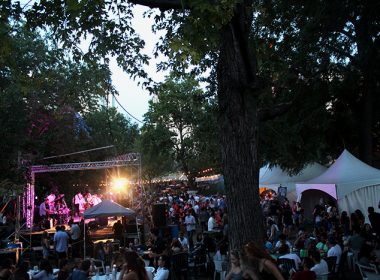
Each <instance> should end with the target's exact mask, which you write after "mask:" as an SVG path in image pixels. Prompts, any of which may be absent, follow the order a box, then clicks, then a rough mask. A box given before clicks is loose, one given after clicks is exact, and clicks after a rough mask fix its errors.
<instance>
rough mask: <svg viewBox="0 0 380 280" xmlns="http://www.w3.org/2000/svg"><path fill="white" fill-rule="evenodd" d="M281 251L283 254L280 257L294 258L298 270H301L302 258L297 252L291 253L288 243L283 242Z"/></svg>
mask: <svg viewBox="0 0 380 280" xmlns="http://www.w3.org/2000/svg"><path fill="white" fill-rule="evenodd" d="M279 253H280V255H281V256H280V257H279V259H292V260H294V263H295V265H296V270H299V265H300V264H301V259H300V257H299V256H297V254H294V253H290V249H289V246H288V245H287V244H283V245H282V246H281V247H280V250H279Z"/></svg>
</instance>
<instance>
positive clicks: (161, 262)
mask: <svg viewBox="0 0 380 280" xmlns="http://www.w3.org/2000/svg"><path fill="white" fill-rule="evenodd" d="M168 264H169V259H168V258H167V257H166V256H160V257H159V258H158V259H157V265H158V268H157V270H156V271H155V273H154V277H153V280H167V279H169V270H168V269H167V265H168Z"/></svg>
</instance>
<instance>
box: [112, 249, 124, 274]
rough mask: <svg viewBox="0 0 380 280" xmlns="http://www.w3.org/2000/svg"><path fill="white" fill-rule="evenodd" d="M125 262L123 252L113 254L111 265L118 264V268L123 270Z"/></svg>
mask: <svg viewBox="0 0 380 280" xmlns="http://www.w3.org/2000/svg"><path fill="white" fill-rule="evenodd" d="M123 264H124V257H123V254H122V253H121V252H115V253H113V254H112V260H111V267H113V266H114V265H116V270H117V271H119V272H120V271H121V269H122V267H123Z"/></svg>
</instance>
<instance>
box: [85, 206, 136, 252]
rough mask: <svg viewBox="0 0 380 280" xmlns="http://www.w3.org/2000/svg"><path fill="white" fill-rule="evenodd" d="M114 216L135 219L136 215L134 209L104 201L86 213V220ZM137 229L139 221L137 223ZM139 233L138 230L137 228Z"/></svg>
mask: <svg viewBox="0 0 380 280" xmlns="http://www.w3.org/2000/svg"><path fill="white" fill-rule="evenodd" d="M113 216H118V217H120V216H124V217H128V218H135V217H136V213H135V211H133V210H132V209H129V208H126V207H124V206H121V205H120V204H118V203H116V202H113V201H112V200H103V201H102V202H100V203H99V204H97V205H95V206H94V207H91V208H89V209H87V210H86V211H84V213H83V217H84V219H91V218H99V217H113ZM136 227H138V225H137V221H136ZM83 232H84V233H85V232H86V223H84V224H83ZM137 232H139V231H138V228H137ZM83 236H84V240H83V242H84V256H86V234H83Z"/></svg>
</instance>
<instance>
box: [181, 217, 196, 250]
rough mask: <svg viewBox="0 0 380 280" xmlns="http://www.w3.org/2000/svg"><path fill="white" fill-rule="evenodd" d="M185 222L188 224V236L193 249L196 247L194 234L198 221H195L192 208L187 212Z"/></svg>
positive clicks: (190, 246)
mask: <svg viewBox="0 0 380 280" xmlns="http://www.w3.org/2000/svg"><path fill="white" fill-rule="evenodd" d="M184 224H185V225H186V232H187V238H188V241H189V249H190V250H192V249H193V248H194V241H193V235H194V232H195V226H196V224H197V223H196V221H195V217H194V216H193V215H192V214H191V211H190V210H188V211H187V213H186V217H185V222H184Z"/></svg>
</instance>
